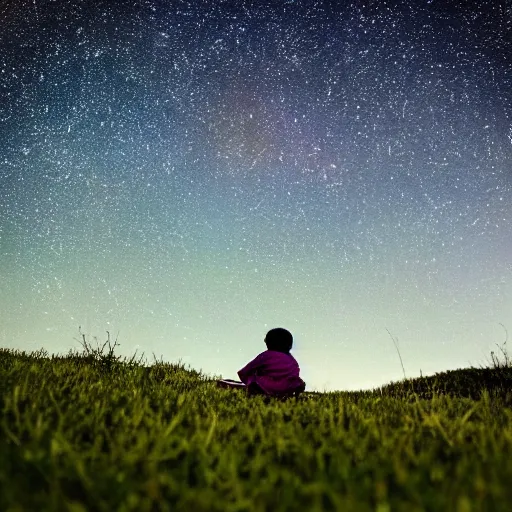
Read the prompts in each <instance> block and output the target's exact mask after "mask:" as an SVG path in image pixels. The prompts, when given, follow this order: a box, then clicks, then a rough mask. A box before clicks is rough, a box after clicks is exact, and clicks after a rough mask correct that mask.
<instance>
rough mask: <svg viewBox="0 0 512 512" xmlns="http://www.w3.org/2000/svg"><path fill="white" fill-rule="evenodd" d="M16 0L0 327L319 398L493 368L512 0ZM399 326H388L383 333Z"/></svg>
mask: <svg viewBox="0 0 512 512" xmlns="http://www.w3.org/2000/svg"><path fill="white" fill-rule="evenodd" d="M336 3H337V2H321V1H318V2H307V1H295V2H294V1H288V2H275V1H269V2H256V1H255V2H244V1H240V2H225V1H213V2H193V1H191V2H181V1H172V2H167V1H165V2H164V1H160V2H151V1H148V2H131V1H130V2H126V3H123V5H122V6H121V4H120V5H117V4H114V5H112V2H99V1H84V2H66V3H62V2H48V1H45V2H43V1H38V0H34V1H33V2H7V3H6V4H5V3H4V5H3V6H2V7H0V24H1V26H2V30H1V32H0V99H1V101H0V187H1V189H0V190H1V193H0V258H1V259H0V291H1V293H0V341H1V343H2V346H6V347H13V348H19V349H22V350H34V349H38V348H40V347H44V348H46V349H47V350H48V351H50V352H59V353H66V352H67V351H68V350H69V349H71V348H73V349H76V348H79V345H78V343H77V342H76V341H74V340H73V338H75V337H77V336H78V328H79V326H81V329H82V332H85V333H87V334H88V335H89V336H91V337H94V336H97V337H98V338H99V339H104V337H105V331H106V330H108V331H110V332H111V333H112V335H113V336H115V335H117V334H118V336H119V338H118V339H119V342H120V344H121V347H120V353H122V354H127V355H129V354H131V353H133V351H134V350H135V349H136V348H137V349H138V350H139V352H140V351H143V352H145V354H146V355H147V356H148V360H149V361H151V360H152V357H153V356H152V354H153V353H154V354H155V356H156V357H158V358H160V357H162V358H163V359H164V360H167V361H176V360H178V359H181V360H182V361H184V362H186V363H188V364H190V365H191V366H192V367H194V368H196V369H203V370H204V371H205V372H207V373H210V374H217V375H219V374H222V375H223V376H225V377H235V376H236V371H237V370H238V369H239V368H241V367H242V366H243V365H244V364H245V363H246V362H247V361H248V360H249V359H250V358H252V357H254V356H255V355H256V354H257V353H258V352H260V351H261V350H263V349H264V348H265V347H264V345H263V341H262V340H263V337H264V335H265V332H266V330H268V329H269V328H271V327H276V326H283V327H287V328H289V329H290V330H291V331H292V333H293V334H294V336H295V346H294V354H295V356H296V357H297V359H298V360H299V363H300V365H301V368H302V376H303V377H304V380H306V382H307V384H308V388H309V389H319V390H321V389H358V388H361V387H372V386H377V385H381V384H383V383H385V382H387V381H389V380H397V379H399V378H401V377H402V376H403V373H402V368H401V366H400V362H399V359H398V357H397V354H396V351H395V347H394V345H393V341H392V339H391V337H390V335H389V333H391V335H392V336H393V337H395V338H396V339H398V345H399V349H400V351H401V355H402V358H403V360H404V366H405V370H406V373H407V374H408V375H407V376H414V375H418V374H419V372H420V370H421V371H422V372H423V374H426V373H433V372H435V371H441V370H445V369H448V368H457V367H461V366H468V365H469V364H475V365H479V364H484V363H485V361H486V356H488V355H489V354H490V350H492V349H493V347H494V348H496V347H495V343H501V342H503V341H504V339H505V331H506V329H507V326H508V329H511V330H512V321H511V318H512V278H511V276H512V273H511V271H512V10H511V6H510V2H507V1H506V0H498V1H488V2H485V1H482V2H478V3H467V4H466V3H464V4H465V5H464V7H459V6H458V4H459V2H451V1H443V2H440V1H439V2H437V1H431V2H427V1H425V2H410V3H403V4H399V3H397V2H359V1H354V2H352V3H348V2H340V3H341V4H343V5H344V6H343V7H340V6H336ZM387 331H389V333H388V332H387Z"/></svg>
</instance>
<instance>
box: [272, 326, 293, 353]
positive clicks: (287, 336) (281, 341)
mask: <svg viewBox="0 0 512 512" xmlns="http://www.w3.org/2000/svg"><path fill="white" fill-rule="evenodd" d="M265 343H266V344H267V348H268V350H276V351H277V352H284V353H285V354H288V352H290V350H291V349H292V345H293V336H292V333H291V332H290V331H287V330H286V329H283V328H282V327H277V328H276V329H270V331H268V332H267V335H266V336H265Z"/></svg>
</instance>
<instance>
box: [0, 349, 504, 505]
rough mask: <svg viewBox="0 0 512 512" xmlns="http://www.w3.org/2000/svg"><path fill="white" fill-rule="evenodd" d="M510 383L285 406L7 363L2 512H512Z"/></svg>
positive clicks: (8, 354) (92, 367) (79, 366)
mask: <svg viewBox="0 0 512 512" xmlns="http://www.w3.org/2000/svg"><path fill="white" fill-rule="evenodd" d="M511 383H512V368H511V367H510V364H506V365H494V368H487V369H467V370H461V371H454V372H448V373H443V374H438V375H436V376H434V377H428V378H423V379H415V380H411V381H403V382H398V383H394V384H390V385H389V386H385V387H383V388H380V389H377V390H374V391H364V392H336V393H305V394H303V395H302V396H301V397H300V398H299V399H291V400H289V401H286V402H281V401H277V400H274V399H271V400H269V399H267V400H265V399H264V398H262V397H251V398H248V397H247V396H245V394H244V392H241V391H237V390H222V389H218V388H217V387H216V386H215V382H214V381H212V380H211V378H210V377H208V376H205V375H203V374H201V373H199V372H195V371H193V370H188V369H186V368H185V367H184V366H183V365H181V364H164V363H162V362H156V363H155V364H154V365H152V366H150V367H146V366H144V365H143V364H142V363H141V362H140V361H139V362H137V361H135V360H133V359H132V360H131V361H127V360H126V359H125V360H123V361H121V360H120V358H118V357H115V356H114V355H113V352H112V351H109V352H106V353H102V352H100V351H96V352H89V354H88V355H87V354H70V355H68V356H67V357H56V356H48V354H46V353H45V352H43V351H40V352H38V353H32V354H26V353H22V352H16V351H11V350H0V395H1V411H2V414H1V425H0V510H2V511H18V510H19V511H22V510H29V511H36V510H37V511H44V510H58V511H61V510H62V511H66V510H69V511H72V512H81V511H85V510H100V511H103V510H105V511H112V510H121V511H131V510H133V511H146V510H148V511H149V510H169V511H171V510H186V511H194V512H196V511H217V510H218V511H223V512H226V511H276V512H277V511H284V510H290V511H291V510H293V511H297V510H304V511H328V510H340V511H351V510H354V511H378V512H385V511H407V512H411V511H415V510H418V511H420V510H432V511H440V510H446V511H458V512H467V511H472V510H475V511H476V510H489V511H499V510H503V511H510V510H511V507H512V484H511V483H512V389H511Z"/></svg>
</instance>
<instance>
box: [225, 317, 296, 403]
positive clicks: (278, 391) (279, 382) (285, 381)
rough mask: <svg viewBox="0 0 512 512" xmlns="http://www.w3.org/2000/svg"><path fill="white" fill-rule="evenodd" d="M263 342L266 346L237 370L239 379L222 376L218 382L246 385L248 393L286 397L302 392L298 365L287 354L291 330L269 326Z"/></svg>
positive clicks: (232, 386) (288, 352)
mask: <svg viewBox="0 0 512 512" xmlns="http://www.w3.org/2000/svg"><path fill="white" fill-rule="evenodd" d="M265 344H266V345H267V350H266V351H265V352H262V353H261V354H259V355H258V356H256V358H255V359H253V360H252V361H251V362H250V363H248V364H247V365H246V366H244V367H243V368H242V369H241V370H239V372H238V376H239V377H240V380H241V382H238V381H234V380H231V379H222V380H219V381H217V384H218V386H220V387H224V388H243V389H247V392H248V394H249V395H254V394H263V395H268V396H278V397H286V396H293V395H298V394H299V393H302V392H303V391H304V389H305V387H306V384H305V383H304V381H303V380H302V379H301V378H300V377H299V373H300V368H299V365H298V363H297V361H296V360H295V358H294V357H293V356H292V355H291V354H290V350H291V348H292V345H293V336H292V334H291V333H290V332H289V331H287V330H286V329H283V328H281V327H278V328H276V329H271V330H270V331H268V333H267V335H266V336H265Z"/></svg>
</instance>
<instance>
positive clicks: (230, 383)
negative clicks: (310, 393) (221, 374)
mask: <svg viewBox="0 0 512 512" xmlns="http://www.w3.org/2000/svg"><path fill="white" fill-rule="evenodd" d="M217 386H218V387H219V388H223V389H241V390H244V391H246V393H247V396H257V395H263V396H266V397H275V398H279V399H281V400H286V399H287V398H294V397H298V396H299V395H300V394H301V393H303V392H304V390H305V388H306V384H304V383H302V384H300V385H299V386H297V387H296V388H293V389H290V390H288V391H286V392H282V393H265V391H264V390H263V389H262V388H261V387H260V386H259V385H258V383H257V382H254V381H253V382H251V383H250V384H249V385H248V386H246V385H245V384H244V383H243V382H240V381H238V380H232V379H220V380H218V381H217Z"/></svg>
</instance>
